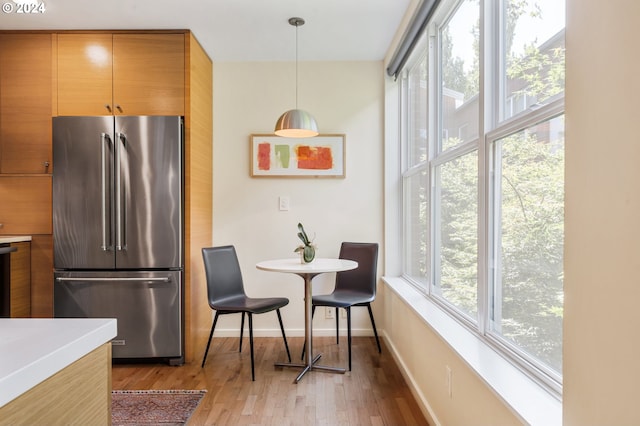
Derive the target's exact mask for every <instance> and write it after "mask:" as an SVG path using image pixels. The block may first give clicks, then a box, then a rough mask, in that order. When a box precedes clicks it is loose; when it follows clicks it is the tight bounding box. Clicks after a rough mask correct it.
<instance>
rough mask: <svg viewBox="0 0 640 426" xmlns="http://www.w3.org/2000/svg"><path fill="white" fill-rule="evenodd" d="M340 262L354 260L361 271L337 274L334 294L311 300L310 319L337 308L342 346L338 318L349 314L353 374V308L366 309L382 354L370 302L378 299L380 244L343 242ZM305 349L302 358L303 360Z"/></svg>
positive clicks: (354, 270)
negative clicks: (320, 308)
mask: <svg viewBox="0 0 640 426" xmlns="http://www.w3.org/2000/svg"><path fill="white" fill-rule="evenodd" d="M339 257H340V259H349V260H355V261H356V262H358V267H357V268H356V269H352V270H350V271H343V272H337V273H336V284H335V288H334V290H333V292H332V293H330V294H323V295H316V296H313V297H312V305H313V308H312V311H311V315H312V317H313V314H314V313H315V310H316V307H317V306H327V307H333V308H336V315H335V317H336V343H338V342H339V336H338V330H339V319H338V318H339V315H338V308H344V309H345V310H346V311H347V341H348V344H349V370H351V307H352V306H366V307H367V309H368V310H369V318H370V319H371V325H372V326H373V333H374V334H375V336H376V343H377V344H378V352H379V353H382V348H381V346H380V339H379V338H378V330H377V329H376V323H375V320H374V319H373V311H372V310H371V302H373V301H374V300H375V298H376V285H377V268H378V244H377V243H351V242H343V243H342V245H341V246H340V255H339ZM304 349H305V348H304V347H303V352H302V353H303V356H304Z"/></svg>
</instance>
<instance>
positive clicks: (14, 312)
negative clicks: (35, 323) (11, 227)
mask: <svg viewBox="0 0 640 426" xmlns="http://www.w3.org/2000/svg"><path fill="white" fill-rule="evenodd" d="M11 247H16V248H17V249H18V251H16V252H13V253H11V254H10V255H9V256H10V257H9V259H10V260H9V262H10V263H9V265H10V266H9V267H10V271H9V316H10V317H11V318H29V317H31V243H30V242H21V243H11Z"/></svg>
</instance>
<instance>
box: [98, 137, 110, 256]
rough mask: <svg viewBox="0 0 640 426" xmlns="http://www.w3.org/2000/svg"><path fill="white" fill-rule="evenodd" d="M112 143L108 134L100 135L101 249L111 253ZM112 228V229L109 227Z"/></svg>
mask: <svg viewBox="0 0 640 426" xmlns="http://www.w3.org/2000/svg"><path fill="white" fill-rule="evenodd" d="M110 142H111V139H110V138H109V135H107V134H106V133H101V135H100V167H101V170H100V171H101V173H100V175H101V176H100V178H101V182H100V183H101V186H102V197H101V202H102V212H101V219H102V245H101V246H100V248H101V249H102V251H109V250H110V249H111V248H112V247H111V238H110V234H111V233H110V232H109V229H108V228H107V218H108V215H107V206H108V205H110V203H109V201H112V200H109V199H108V198H107V197H110V196H111V193H110V191H109V189H108V188H107V179H108V177H107V169H108V164H107V161H108V160H107V158H108V149H109V146H108V144H109V143H110ZM109 228H110V227H109Z"/></svg>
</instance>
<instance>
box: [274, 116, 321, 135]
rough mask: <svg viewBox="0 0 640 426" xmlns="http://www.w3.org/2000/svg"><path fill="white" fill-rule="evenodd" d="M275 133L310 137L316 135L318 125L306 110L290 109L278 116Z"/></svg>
mask: <svg viewBox="0 0 640 426" xmlns="http://www.w3.org/2000/svg"><path fill="white" fill-rule="evenodd" d="M275 133H276V135H278V136H283V137H285V138H311V137H314V136H317V135H318V125H317V124H316V120H315V119H314V118H313V117H312V116H311V114H309V113H308V112H307V111H303V110H301V109H290V110H289V111H287V112H285V113H284V114H282V115H281V116H280V118H278V122H277V123H276V129H275Z"/></svg>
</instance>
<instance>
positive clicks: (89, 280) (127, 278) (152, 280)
mask: <svg viewBox="0 0 640 426" xmlns="http://www.w3.org/2000/svg"><path fill="white" fill-rule="evenodd" d="M56 281H61V282H62V281H78V282H109V281H118V282H122V281H142V282H162V283H168V282H171V278H169V277H160V278H157V277H156V278H153V277H152V278H134V277H123V278H108V277H102V278H100V277H95V278H77V277H57V278H56Z"/></svg>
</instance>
